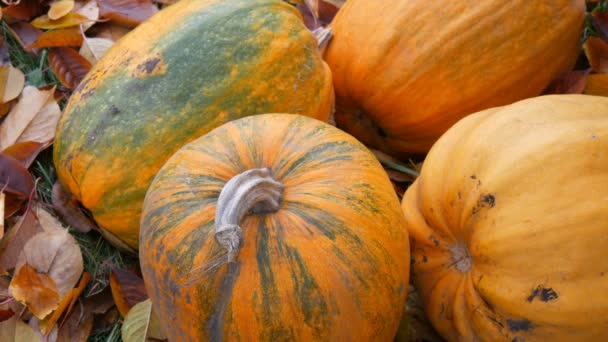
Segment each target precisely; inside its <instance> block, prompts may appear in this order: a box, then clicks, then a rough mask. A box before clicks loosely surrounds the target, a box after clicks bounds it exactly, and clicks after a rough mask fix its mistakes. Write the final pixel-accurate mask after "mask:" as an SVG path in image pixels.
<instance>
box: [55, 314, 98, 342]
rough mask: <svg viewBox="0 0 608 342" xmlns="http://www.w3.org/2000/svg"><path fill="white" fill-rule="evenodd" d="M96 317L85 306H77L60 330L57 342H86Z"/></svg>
mask: <svg viewBox="0 0 608 342" xmlns="http://www.w3.org/2000/svg"><path fill="white" fill-rule="evenodd" d="M93 319H94V316H93V314H92V313H91V312H89V311H86V307H85V306H83V305H79V306H76V307H75V309H74V311H72V312H71V313H70V315H69V316H68V317H67V319H66V321H65V323H64V324H62V325H61V326H60V328H59V333H58V336H57V342H86V341H87V340H88V338H89V335H90V334H91V330H92V328H93Z"/></svg>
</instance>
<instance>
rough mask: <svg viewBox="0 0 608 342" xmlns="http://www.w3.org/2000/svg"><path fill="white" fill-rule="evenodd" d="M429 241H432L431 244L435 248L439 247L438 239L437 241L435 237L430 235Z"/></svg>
mask: <svg viewBox="0 0 608 342" xmlns="http://www.w3.org/2000/svg"><path fill="white" fill-rule="evenodd" d="M429 240H431V241H433V243H434V244H435V247H439V239H437V238H436V237H435V236H433V235H430V236H429Z"/></svg>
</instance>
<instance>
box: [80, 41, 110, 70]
mask: <svg viewBox="0 0 608 342" xmlns="http://www.w3.org/2000/svg"><path fill="white" fill-rule="evenodd" d="M112 45H114V42H113V41H112V40H110V39H107V38H85V39H84V42H83V43H82V46H81V47H80V54H81V55H82V56H83V57H84V58H86V59H87V60H88V61H89V62H90V63H91V65H95V64H96V63H97V62H98V61H99V60H100V59H101V57H103V55H104V54H105V53H106V51H108V49H110V47H112Z"/></svg>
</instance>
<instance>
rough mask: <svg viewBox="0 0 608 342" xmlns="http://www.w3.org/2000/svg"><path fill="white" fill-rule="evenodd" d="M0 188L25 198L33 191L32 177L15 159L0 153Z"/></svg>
mask: <svg viewBox="0 0 608 342" xmlns="http://www.w3.org/2000/svg"><path fill="white" fill-rule="evenodd" d="M0 188H2V189H3V191H4V192H8V193H11V194H14V195H17V196H20V197H25V198H27V197H29V196H30V194H31V193H32V190H33V189H34V181H33V179H32V175H31V174H30V173H29V172H28V171H27V169H26V168H25V167H23V165H21V163H20V162H19V161H18V160H17V159H15V158H13V157H11V156H9V155H6V154H4V153H0Z"/></svg>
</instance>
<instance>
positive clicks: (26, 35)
mask: <svg viewBox="0 0 608 342" xmlns="http://www.w3.org/2000/svg"><path fill="white" fill-rule="evenodd" d="M10 30H11V31H12V33H13V36H14V37H15V38H16V39H17V41H18V42H19V45H21V47H22V48H23V49H24V50H27V49H28V47H29V46H30V45H32V44H34V42H35V41H36V40H37V39H38V37H40V35H42V30H40V29H39V28H37V27H35V26H34V25H32V24H30V23H28V22H24V21H19V22H16V23H14V24H12V25H11V26H10ZM32 52H34V51H32Z"/></svg>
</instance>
